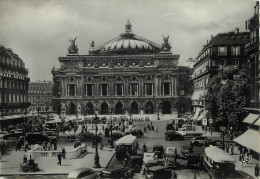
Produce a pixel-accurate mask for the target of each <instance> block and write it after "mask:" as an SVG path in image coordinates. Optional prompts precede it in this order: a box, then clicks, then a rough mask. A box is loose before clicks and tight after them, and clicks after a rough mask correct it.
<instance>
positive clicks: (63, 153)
mask: <svg viewBox="0 0 260 179" xmlns="http://www.w3.org/2000/svg"><path fill="white" fill-rule="evenodd" d="M61 153H62V157H63V159H65V153H66V152H65V148H64V147H63V148H62V150H61Z"/></svg>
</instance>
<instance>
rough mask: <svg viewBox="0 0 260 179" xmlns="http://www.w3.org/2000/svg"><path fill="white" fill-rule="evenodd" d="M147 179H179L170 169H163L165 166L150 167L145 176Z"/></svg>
mask: <svg viewBox="0 0 260 179" xmlns="http://www.w3.org/2000/svg"><path fill="white" fill-rule="evenodd" d="M145 178H147V179H159V178H163V179H172V178H177V174H176V173H175V172H174V171H172V170H171V169H170V168H169V167H163V166H155V167H150V168H148V170H147V174H146V176H145Z"/></svg>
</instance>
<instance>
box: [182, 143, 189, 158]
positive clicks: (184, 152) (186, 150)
mask: <svg viewBox="0 0 260 179" xmlns="http://www.w3.org/2000/svg"><path fill="white" fill-rule="evenodd" d="M189 153H191V147H190V146H183V147H182V148H181V157H182V158H184V159H187V156H188V154H189Z"/></svg>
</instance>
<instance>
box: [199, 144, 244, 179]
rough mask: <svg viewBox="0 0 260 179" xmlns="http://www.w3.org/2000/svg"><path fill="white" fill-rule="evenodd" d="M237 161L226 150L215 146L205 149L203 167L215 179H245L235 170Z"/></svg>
mask: <svg viewBox="0 0 260 179" xmlns="http://www.w3.org/2000/svg"><path fill="white" fill-rule="evenodd" d="M235 162H236V160H235V159H234V158H233V157H232V156H231V155H230V154H228V153H227V152H225V151H224V150H222V149H220V148H217V147H215V146H210V147H206V148H205V154H204V157H203V165H204V167H205V169H206V170H207V171H208V172H209V175H210V176H211V178H213V179H222V178H236V179H243V178H245V177H244V176H242V175H241V174H240V173H239V172H237V171H236V170H235Z"/></svg>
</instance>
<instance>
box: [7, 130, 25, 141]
mask: <svg viewBox="0 0 260 179" xmlns="http://www.w3.org/2000/svg"><path fill="white" fill-rule="evenodd" d="M20 136H25V133H24V131H23V130H22V129H13V130H11V131H10V132H9V133H7V134H5V135H3V139H4V140H7V139H10V138H19V137H20Z"/></svg>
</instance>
